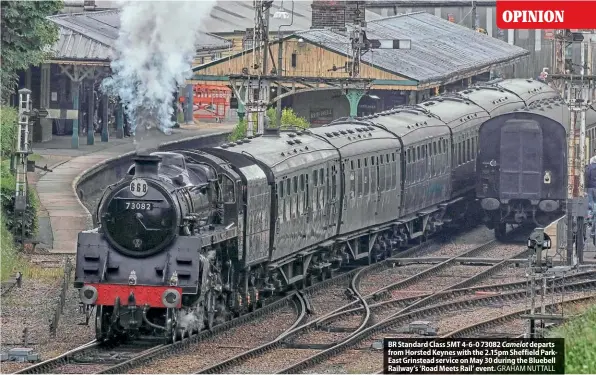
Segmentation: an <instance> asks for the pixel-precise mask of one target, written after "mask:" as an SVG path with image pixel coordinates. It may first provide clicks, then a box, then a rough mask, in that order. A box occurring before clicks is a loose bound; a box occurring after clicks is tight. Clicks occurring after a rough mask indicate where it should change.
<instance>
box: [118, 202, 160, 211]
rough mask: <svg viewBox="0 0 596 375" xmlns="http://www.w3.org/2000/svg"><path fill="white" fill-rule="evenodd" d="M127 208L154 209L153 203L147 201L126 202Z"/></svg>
mask: <svg viewBox="0 0 596 375" xmlns="http://www.w3.org/2000/svg"><path fill="white" fill-rule="evenodd" d="M124 208H125V209H127V210H141V211H151V210H152V209H153V203H147V202H125V207H124Z"/></svg>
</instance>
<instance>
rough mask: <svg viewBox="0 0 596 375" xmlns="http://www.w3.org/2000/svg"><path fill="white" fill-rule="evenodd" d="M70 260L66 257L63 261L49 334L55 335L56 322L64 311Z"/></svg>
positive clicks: (57, 322)
mask: <svg viewBox="0 0 596 375" xmlns="http://www.w3.org/2000/svg"><path fill="white" fill-rule="evenodd" d="M72 269H73V267H72V262H71V261H70V258H68V257H66V260H65V262H64V275H63V276H62V286H61V288H60V296H59V297H58V301H57V303H56V308H55V310H54V315H53V316H52V317H51V318H50V322H49V323H50V336H51V337H56V331H57V329H58V324H59V323H60V316H61V315H62V314H63V313H64V305H65V304H66V295H67V293H68V291H69V289H70V288H69V285H70V278H71V274H72Z"/></svg>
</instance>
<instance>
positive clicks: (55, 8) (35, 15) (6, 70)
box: [0, 0, 64, 103]
mask: <svg viewBox="0 0 596 375" xmlns="http://www.w3.org/2000/svg"><path fill="white" fill-rule="evenodd" d="M0 4H1V14H2V22H1V29H0V32H1V36H2V40H1V41H2V57H1V64H0V65H1V68H0V80H1V82H2V86H1V89H2V101H3V102H4V103H6V101H7V100H8V99H9V98H10V95H11V94H13V93H14V90H15V87H16V85H17V82H18V75H17V73H18V72H19V71H20V70H25V69H27V68H28V67H29V66H31V65H39V64H40V63H42V62H44V61H45V60H46V59H48V58H49V57H50V52H49V50H48V49H47V47H49V46H51V45H53V44H54V43H55V42H56V41H57V40H58V36H59V35H58V27H57V26H56V24H55V23H53V22H52V21H50V20H48V19H47V18H46V17H48V16H51V15H53V14H56V13H57V12H59V11H60V10H61V9H62V8H63V6H64V3H63V1H61V0H60V1H46V0H44V1H2V2H0Z"/></svg>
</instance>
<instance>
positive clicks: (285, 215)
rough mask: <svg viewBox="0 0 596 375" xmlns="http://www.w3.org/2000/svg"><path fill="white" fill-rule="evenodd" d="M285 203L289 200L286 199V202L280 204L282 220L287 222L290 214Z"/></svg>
mask: <svg viewBox="0 0 596 375" xmlns="http://www.w3.org/2000/svg"><path fill="white" fill-rule="evenodd" d="M287 202H289V199H287V198H286V200H285V201H284V202H283V203H282V204H283V206H284V220H285V221H289V220H290V212H289V209H288V207H287V206H288V204H287Z"/></svg>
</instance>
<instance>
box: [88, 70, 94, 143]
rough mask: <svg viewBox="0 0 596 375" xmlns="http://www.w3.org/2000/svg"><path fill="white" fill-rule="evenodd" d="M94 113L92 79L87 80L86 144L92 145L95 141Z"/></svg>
mask: <svg viewBox="0 0 596 375" xmlns="http://www.w3.org/2000/svg"><path fill="white" fill-rule="evenodd" d="M94 114H95V95H94V94H93V81H89V82H88V87H87V145H93V144H94V143H95V128H94V127H93V119H94V117H95V116H94Z"/></svg>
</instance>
